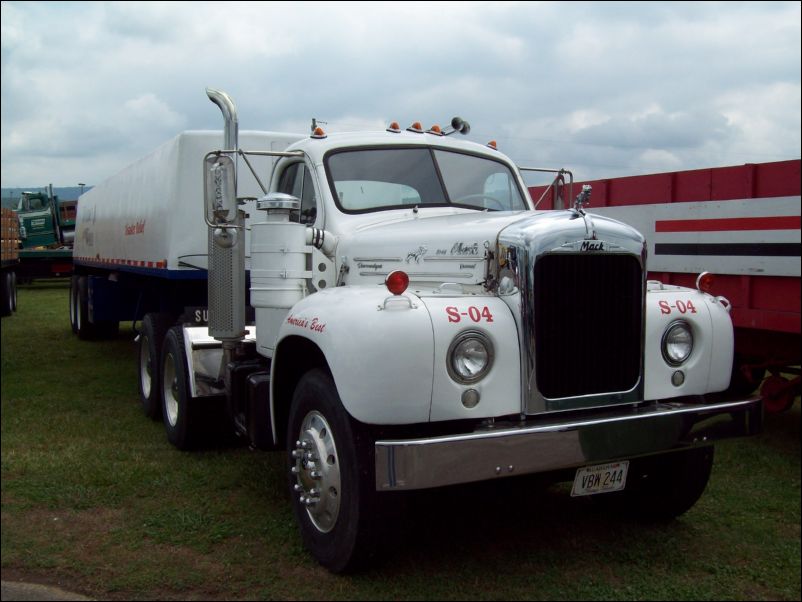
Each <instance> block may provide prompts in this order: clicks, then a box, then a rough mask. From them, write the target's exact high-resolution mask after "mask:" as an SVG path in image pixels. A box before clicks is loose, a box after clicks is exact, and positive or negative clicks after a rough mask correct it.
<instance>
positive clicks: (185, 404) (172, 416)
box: [160, 325, 224, 450]
mask: <svg viewBox="0 0 802 602" xmlns="http://www.w3.org/2000/svg"><path fill="white" fill-rule="evenodd" d="M160 383H161V386H160V389H161V392H160V396H161V401H162V417H163V419H164V428H165V430H166V431H167V440H168V441H169V442H170V443H172V444H173V445H174V446H175V447H177V448H178V449H181V450H190V449H197V448H199V447H203V446H205V445H207V444H208V443H210V441H211V439H212V438H213V437H214V436H216V435H217V434H218V433H219V431H220V430H221V422H220V415H221V412H222V410H223V409H224V398H221V397H219V396H215V397H192V396H191V394H190V386H189V374H188V372H187V354H186V347H184V331H183V328H182V327H181V326H180V325H177V326H173V327H172V328H170V329H169V330H168V331H167V336H166V337H165V338H164V346H163V348H162V356H161V375H160Z"/></svg>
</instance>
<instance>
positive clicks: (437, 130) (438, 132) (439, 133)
mask: <svg viewBox="0 0 802 602" xmlns="http://www.w3.org/2000/svg"><path fill="white" fill-rule="evenodd" d="M426 133H427V134H434V135H435V136H444V135H445V134H443V130H442V129H441V128H440V126H439V125H436V124H435V125H433V126H432V127H430V128H429V129H428V130H426Z"/></svg>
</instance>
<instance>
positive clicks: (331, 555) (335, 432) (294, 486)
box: [287, 369, 378, 573]
mask: <svg viewBox="0 0 802 602" xmlns="http://www.w3.org/2000/svg"><path fill="white" fill-rule="evenodd" d="M372 448H373V446H372V441H371V439H370V437H369V435H368V433H367V431H366V429H365V427H364V426H362V425H360V424H359V423H358V422H356V421H355V420H354V419H352V418H351V417H350V416H349V415H348V413H347V412H346V410H345V408H344V407H343V405H342V403H341V401H340V397H339V395H338V394H337V388H336V386H335V385H334V382H333V380H332V378H331V376H330V375H329V374H328V372H326V371H324V370H319V369H316V370H312V371H310V372H308V373H307V374H306V375H304V376H303V377H302V378H301V381H300V382H299V384H298V386H297V388H296V389H295V394H294V395H293V400H292V406H291V408H290V415H289V421H288V431H287V451H288V455H287V458H288V460H287V462H288V465H287V470H288V472H289V489H290V496H291V498H292V506H293V511H294V513H295V517H296V519H297V521H298V524H299V527H300V531H301V537H302V540H303V543H304V546H305V547H306V549H307V550H308V551H309V552H310V553H311V554H312V556H314V557H315V559H317V561H318V562H320V564H322V565H323V566H325V567H326V568H328V569H329V570H331V571H333V572H336V573H339V572H345V571H348V570H352V569H355V568H358V567H360V566H362V565H363V564H364V563H365V562H366V561H368V560H370V559H371V557H372V556H374V554H375V548H376V541H377V537H376V535H377V525H378V517H377V510H378V508H377V504H376V501H377V500H376V491H375V475H374V469H373V465H372V460H371V458H372V457H373V451H372Z"/></svg>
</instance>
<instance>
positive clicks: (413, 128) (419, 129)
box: [407, 121, 423, 134]
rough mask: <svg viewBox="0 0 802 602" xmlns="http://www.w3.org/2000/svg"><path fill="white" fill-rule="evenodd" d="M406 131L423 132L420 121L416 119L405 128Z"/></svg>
mask: <svg viewBox="0 0 802 602" xmlns="http://www.w3.org/2000/svg"><path fill="white" fill-rule="evenodd" d="M407 131H408V132H415V133H416V134H422V133H423V126H422V125H421V123H420V121H416V122H415V123H413V124H412V125H411V126H409V127H408V128H407Z"/></svg>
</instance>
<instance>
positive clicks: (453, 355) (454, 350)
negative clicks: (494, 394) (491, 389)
mask: <svg viewBox="0 0 802 602" xmlns="http://www.w3.org/2000/svg"><path fill="white" fill-rule="evenodd" d="M477 345H478V347H477ZM471 346H473V347H471ZM477 352H478V354H479V355H478V356H476V355H475V354H476V353H477ZM471 353H473V354H474V358H473V359H474V360H475V358H476V357H480V358H481V357H484V365H483V366H482V367H481V368H479V369H478V370H476V372H475V373H474V374H466V372H465V365H464V362H460V360H461V359H464V358H466V357H467V356H468V355H470V354H471ZM494 359H495V351H494V349H493V343H492V341H491V340H490V337H488V336H487V335H486V334H485V333H483V332H481V331H478V330H466V331H463V332H461V333H459V334H458V335H457V336H456V337H454V340H453V341H452V342H451V345H450V346H449V348H448V353H447V354H446V368H447V369H448V375H449V376H450V377H451V380H453V381H454V382H457V383H460V384H465V385H469V384H473V383H476V382H479V381H480V380H482V379H483V378H484V377H485V376H487V374H488V373H489V372H490V369H491V368H492V367H493V361H494Z"/></svg>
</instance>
